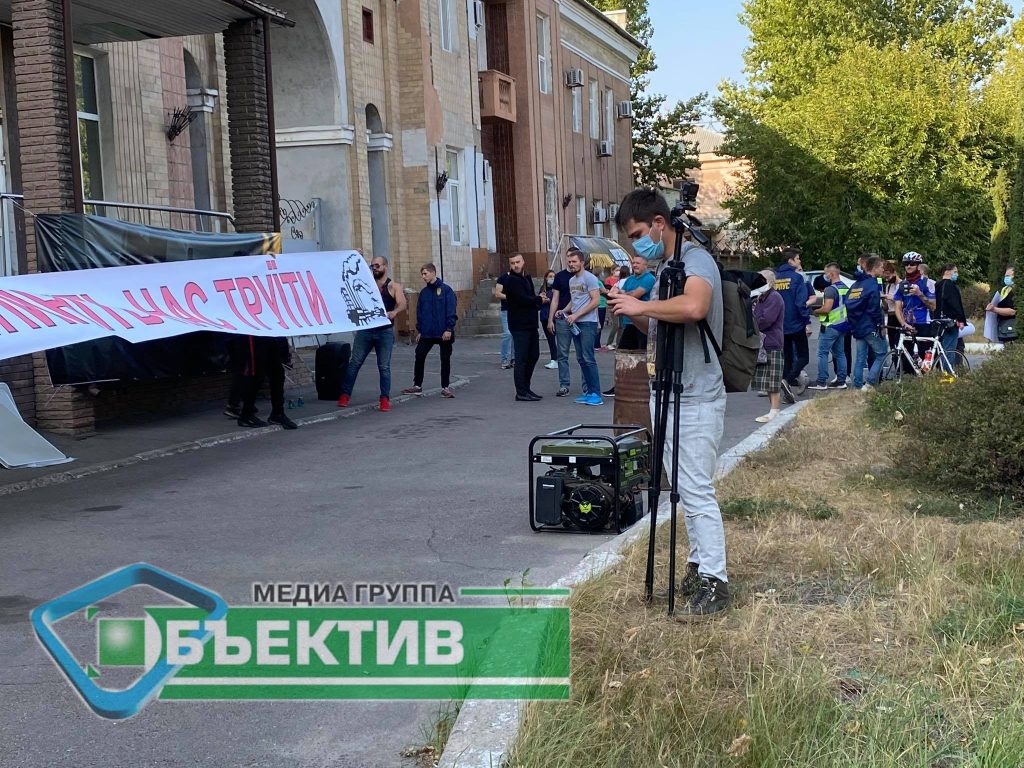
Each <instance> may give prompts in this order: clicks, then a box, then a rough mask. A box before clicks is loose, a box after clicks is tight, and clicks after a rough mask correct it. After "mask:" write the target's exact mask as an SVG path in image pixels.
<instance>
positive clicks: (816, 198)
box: [716, 0, 1009, 274]
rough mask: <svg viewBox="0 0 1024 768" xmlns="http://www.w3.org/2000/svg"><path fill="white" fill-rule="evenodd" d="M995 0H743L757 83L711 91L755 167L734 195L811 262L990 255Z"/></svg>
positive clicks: (758, 229)
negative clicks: (861, 256) (988, 97)
mask: <svg viewBox="0 0 1024 768" xmlns="http://www.w3.org/2000/svg"><path fill="white" fill-rule="evenodd" d="M1008 15H1009V8H1008V7H1007V6H1006V4H1005V3H1003V2H1001V0H976V2H969V1H968V0H819V2H815V3H806V2H804V1H803V0H748V2H747V3H746V4H745V5H744V12H743V14H742V15H741V18H742V19H743V20H744V21H745V22H746V23H747V24H748V26H749V27H750V30H751V46H750V48H749V49H748V51H747V52H746V65H747V72H748V75H749V77H750V82H749V84H748V85H747V86H744V87H740V86H736V85H732V86H729V87H726V88H724V89H723V92H722V95H721V97H720V98H719V99H718V101H717V103H716V109H717V111H718V114H719V116H720V117H721V119H722V120H723V121H724V122H725V124H726V126H727V142H726V150H725V151H727V152H728V153H729V154H732V155H734V156H737V157H744V158H747V159H748V160H749V162H750V166H751V173H750V174H749V177H748V179H747V180H746V181H745V182H744V183H743V184H741V185H740V188H739V190H738V192H737V194H736V196H735V198H734V199H733V200H732V201H731V202H730V203H729V204H728V205H729V207H730V208H731V212H732V218H733V222H734V224H736V225H739V226H742V227H744V228H746V229H747V230H748V231H749V232H750V233H751V235H752V238H753V240H754V242H755V243H756V244H758V245H759V246H761V247H762V248H773V247H777V246H781V245H785V244H794V245H800V246H802V247H803V248H804V250H805V251H806V252H807V254H808V256H809V258H808V259H805V263H807V262H808V261H809V262H810V263H811V264H815V263H818V264H820V263H822V262H824V261H828V260H831V259H841V260H843V261H844V262H845V263H846V264H847V265H849V264H851V262H852V258H853V257H854V256H855V255H856V254H857V253H858V252H861V251H865V250H871V251H877V252H879V253H881V254H883V255H885V256H887V257H895V256H899V254H901V253H903V252H904V251H907V250H911V249H912V250H917V251H920V252H922V253H924V254H925V256H926V258H928V259H929V260H930V261H932V262H933V263H938V262H941V261H946V260H955V261H958V262H959V263H960V264H961V266H962V268H963V269H964V271H965V272H968V273H971V272H973V273H974V274H980V272H982V271H983V270H984V268H985V266H986V265H987V261H988V254H989V242H990V238H991V233H992V225H993V221H994V219H995V216H994V212H993V206H992V196H991V194H990V191H989V189H990V186H991V179H992V175H993V157H994V156H997V155H998V154H999V150H998V144H999V142H998V141H994V139H993V136H992V134H991V131H990V128H991V123H992V121H991V120H988V119H987V118H986V116H985V113H984V110H983V109H982V108H981V103H982V100H981V97H980V94H981V89H980V88H979V87H978V86H979V84H980V83H982V82H983V81H984V80H985V79H986V78H988V77H989V76H990V75H991V74H992V72H993V70H994V68H995V66H996V65H997V63H998V61H999V58H1000V55H1001V54H1000V52H1001V50H1002V48H1003V47H1004V46H1005V42H1006V36H1005V32H1004V25H1005V21H1006V18H1007V16H1008Z"/></svg>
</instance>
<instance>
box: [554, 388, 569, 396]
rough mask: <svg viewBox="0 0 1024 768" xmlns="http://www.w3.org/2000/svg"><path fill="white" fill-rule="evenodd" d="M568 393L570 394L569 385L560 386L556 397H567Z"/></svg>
mask: <svg viewBox="0 0 1024 768" xmlns="http://www.w3.org/2000/svg"><path fill="white" fill-rule="evenodd" d="M568 394H569V388H568V387H559V388H558V391H557V392H555V397H565V396H566V395H568Z"/></svg>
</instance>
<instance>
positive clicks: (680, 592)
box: [654, 563, 700, 601]
mask: <svg viewBox="0 0 1024 768" xmlns="http://www.w3.org/2000/svg"><path fill="white" fill-rule="evenodd" d="M698 589H700V574H698V573H697V564H696V563H687V564H686V574H685V575H684V576H683V580H682V581H680V582H679V587H678V588H677V589H676V598H677V599H678V598H683V599H684V600H687V601H689V600H690V598H692V597H693V596H694V595H696V594H697V590H698ZM654 596H655V597H656V598H657V599H658V600H668V590H667V589H659V590H658V591H657V592H655V593H654Z"/></svg>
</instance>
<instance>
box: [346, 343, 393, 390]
mask: <svg viewBox="0 0 1024 768" xmlns="http://www.w3.org/2000/svg"><path fill="white" fill-rule="evenodd" d="M394 348H395V329H394V327H393V326H390V325H388V326H385V327H383V328H371V329H369V330H365V331H356V337H355V339H354V340H353V342H352V359H351V360H349V362H348V370H347V371H346V373H345V381H344V382H342V385H341V393H342V394H343V395H351V394H352V389H353V388H354V387H355V385H356V376H358V375H359V369H360V368H362V367H363V363H364V362H366V358H367V357H368V356H369V354H370V352H372V351H375V352H376V353H377V371H378V372H379V373H380V396H381V397H391V351H392V350H393V349H394Z"/></svg>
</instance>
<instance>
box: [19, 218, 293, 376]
mask: <svg viewBox="0 0 1024 768" xmlns="http://www.w3.org/2000/svg"><path fill="white" fill-rule="evenodd" d="M35 230H36V253H37V256H38V258H39V266H40V271H41V272H67V271H71V270H77V269H97V268H103V267H126V266H133V265H138V264H160V263H163V262H169V261H190V260H193V259H216V258H223V257H227V256H251V255H255V254H261V253H277V252H279V251H280V235H278V234H276V233H230V234H209V233H205V232H187V231H182V230H176V229H162V228H159V227H148V226H145V225H142V224H134V223H130V222H124V221H117V220H115V219H108V218H105V217H102V216H89V215H85V214H64V213H62V214H39V215H37V216H36V217H35ZM46 361H47V364H48V366H49V369H50V379H51V380H52V382H53V384H54V386H59V385H62V384H87V383H91V382H97V381H112V380H122V379H124V380H143V379H166V378H173V377H176V376H195V375H201V374H204V373H216V372H220V371H223V370H224V369H225V368H226V366H227V339H226V336H225V334H222V333H212V332H209V331H201V332H198V333H189V334H185V335H183V336H176V337H174V338H170V339H158V340H156V341H146V342H143V343H141V344H130V343H128V342H127V341H124V340H123V339H119V338H116V337H111V338H105V339H99V340H97V341H87V342H83V343H81V344H71V345H68V346H65V347H58V348H56V349H50V350H47V352H46Z"/></svg>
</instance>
